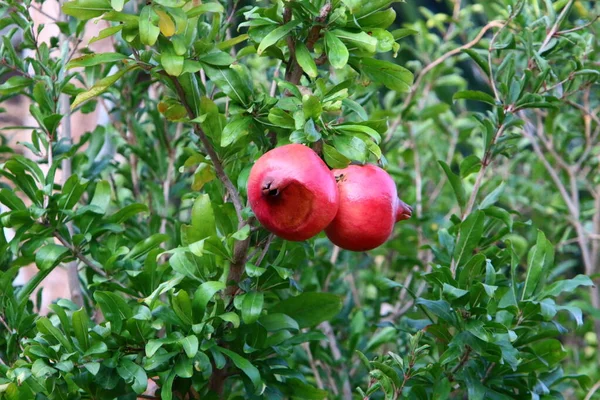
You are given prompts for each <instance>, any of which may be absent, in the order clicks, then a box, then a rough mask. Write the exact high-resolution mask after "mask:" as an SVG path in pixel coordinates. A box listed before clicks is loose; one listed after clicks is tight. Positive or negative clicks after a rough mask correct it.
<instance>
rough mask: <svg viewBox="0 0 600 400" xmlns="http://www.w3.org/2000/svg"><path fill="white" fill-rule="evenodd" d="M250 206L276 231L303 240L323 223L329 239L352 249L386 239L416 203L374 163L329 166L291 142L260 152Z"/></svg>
mask: <svg viewBox="0 0 600 400" xmlns="http://www.w3.org/2000/svg"><path fill="white" fill-rule="evenodd" d="M248 198H249V200H250V207H251V208H252V211H254V214H255V215H256V218H257V219H258V221H259V222H260V223H261V224H262V225H263V226H264V227H265V228H267V229H268V230H269V231H271V232H273V233H274V234H275V235H277V236H279V237H281V238H283V239H286V240H294V241H301V240H306V239H309V238H311V237H313V236H315V235H316V234H318V233H319V232H321V231H322V230H323V229H325V233H326V234H327V237H328V238H329V240H331V241H332V242H333V243H334V244H336V245H338V246H339V247H341V248H343V249H346V250H352V251H366V250H371V249H374V248H375V247H378V246H380V245H382V244H383V243H384V242H385V241H386V240H387V239H388V238H389V237H390V235H391V233H392V230H393V228H394V224H395V223H396V222H398V221H401V220H405V219H408V218H410V216H411V214H412V209H411V208H410V207H409V206H408V205H406V204H405V203H404V202H403V201H402V200H400V199H399V198H398V195H397V192H396V185H395V184H394V181H393V180H392V178H391V177H390V176H389V175H388V173H387V172H385V171H384V170H383V169H381V168H379V167H377V166H375V165H364V166H360V165H350V166H348V167H347V168H344V169H334V170H330V169H329V168H328V167H327V165H325V163H324V162H323V160H321V158H320V157H319V156H318V155H317V153H315V152H314V151H313V150H312V149H310V148H309V147H306V146H303V145H300V144H289V145H285V146H281V147H278V148H276V149H273V150H271V151H269V152H267V153H265V154H264V155H263V156H262V157H260V158H259V159H258V160H257V161H256V164H254V166H253V167H252V169H251V171H250V176H249V178H248Z"/></svg>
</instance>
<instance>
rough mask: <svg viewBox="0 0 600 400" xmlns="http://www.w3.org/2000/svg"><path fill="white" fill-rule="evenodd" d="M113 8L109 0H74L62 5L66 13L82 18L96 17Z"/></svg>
mask: <svg viewBox="0 0 600 400" xmlns="http://www.w3.org/2000/svg"><path fill="white" fill-rule="evenodd" d="M111 10H112V7H111V5H110V1H109V0H73V1H69V2H67V3H64V4H63V6H62V11H63V12H64V13H65V14H67V15H70V16H72V17H75V18H77V19H80V20H88V19H92V18H96V17H99V16H101V15H102V14H104V13H105V12H108V11H111Z"/></svg>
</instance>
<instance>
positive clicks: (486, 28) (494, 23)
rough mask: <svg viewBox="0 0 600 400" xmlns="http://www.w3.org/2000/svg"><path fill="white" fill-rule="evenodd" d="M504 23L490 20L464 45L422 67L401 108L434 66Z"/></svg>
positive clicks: (473, 44)
mask: <svg viewBox="0 0 600 400" xmlns="http://www.w3.org/2000/svg"><path fill="white" fill-rule="evenodd" d="M505 23H506V22H503V21H492V22H490V23H488V24H487V25H486V26H484V27H483V28H481V31H479V33H478V34H477V36H475V39H473V40H471V41H470V42H469V43H467V44H464V45H462V46H460V47H457V48H456V49H454V50H450V51H449V52H447V53H445V54H444V55H442V56H441V57H439V58H437V59H436V60H435V61H433V62H431V63H430V64H428V65H427V66H426V67H425V68H423V70H421V73H420V74H419V76H418V77H417V79H416V80H415V83H414V84H413V86H412V89H411V91H410V92H409V93H408V96H407V97H406V99H405V100H404V103H403V108H404V109H406V107H408V105H409V104H410V102H411V101H412V99H413V98H414V96H415V94H416V90H417V88H418V87H419V85H420V84H421V81H422V80H423V77H424V76H425V75H427V74H428V73H429V72H430V71H431V70H432V69H434V68H435V67H437V66H438V65H440V64H441V63H443V62H444V61H446V60H447V59H449V58H450V57H452V56H454V55H456V54H459V53H460V52H461V51H463V50H466V49H470V48H471V47H473V46H475V45H476V44H477V43H479V41H480V40H481V38H482V37H483V36H484V35H485V33H486V32H487V31H489V30H490V29H492V28H498V27H502V26H503V25H504V24H505Z"/></svg>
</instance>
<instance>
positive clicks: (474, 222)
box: [454, 211, 485, 267]
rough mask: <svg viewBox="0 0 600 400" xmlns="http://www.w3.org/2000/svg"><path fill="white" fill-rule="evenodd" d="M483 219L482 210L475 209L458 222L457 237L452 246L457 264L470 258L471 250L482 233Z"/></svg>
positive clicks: (461, 263) (460, 264) (459, 264)
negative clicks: (454, 244) (453, 246)
mask: <svg viewBox="0 0 600 400" xmlns="http://www.w3.org/2000/svg"><path fill="white" fill-rule="evenodd" d="M484 219H485V214H484V213H483V212H482V211H475V212H474V213H472V214H470V215H469V216H468V217H467V218H466V219H465V220H464V221H463V222H462V223H461V224H460V229H459V238H458V242H457V243H456V246H455V248H454V261H455V262H456V265H457V266H459V267H460V266H462V265H463V264H464V263H466V262H467V261H469V260H470V259H471V257H472V254H473V250H475V248H476V247H477V245H478V244H479V240H480V239H481V236H482V235H483V222H484Z"/></svg>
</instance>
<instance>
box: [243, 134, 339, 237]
mask: <svg viewBox="0 0 600 400" xmlns="http://www.w3.org/2000/svg"><path fill="white" fill-rule="evenodd" d="M248 199H249V200H250V207H251V208H252V211H254V214H255V215H256V218H257V219H258V221H259V222H260V223H261V224H262V225H263V226H264V227H265V228H267V229H268V230H269V231H271V232H273V233H274V234H276V235H277V236H279V237H282V238H284V239H287V240H296V241H301V240H306V239H309V238H311V237H313V236H315V235H316V234H317V233H319V232H321V231H322V230H323V229H325V227H326V226H327V225H329V223H330V222H331V221H332V220H333V218H334V217H335V214H336V212H337V210H338V190H337V185H336V181H335V178H334V176H333V174H332V173H331V171H330V170H329V168H327V165H325V163H324V162H323V160H321V158H320V157H319V156H318V155H317V153H315V152H314V151H313V150H311V149H310V148H309V147H306V146H303V145H300V144H288V145H285V146H281V147H278V148H276V149H273V150H271V151H268V152H267V153H265V154H264V155H263V156H262V157H260V158H259V159H258V160H257V161H256V163H255V164H254V166H253V167H252V169H251V170H250V176H249V177H248Z"/></svg>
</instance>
